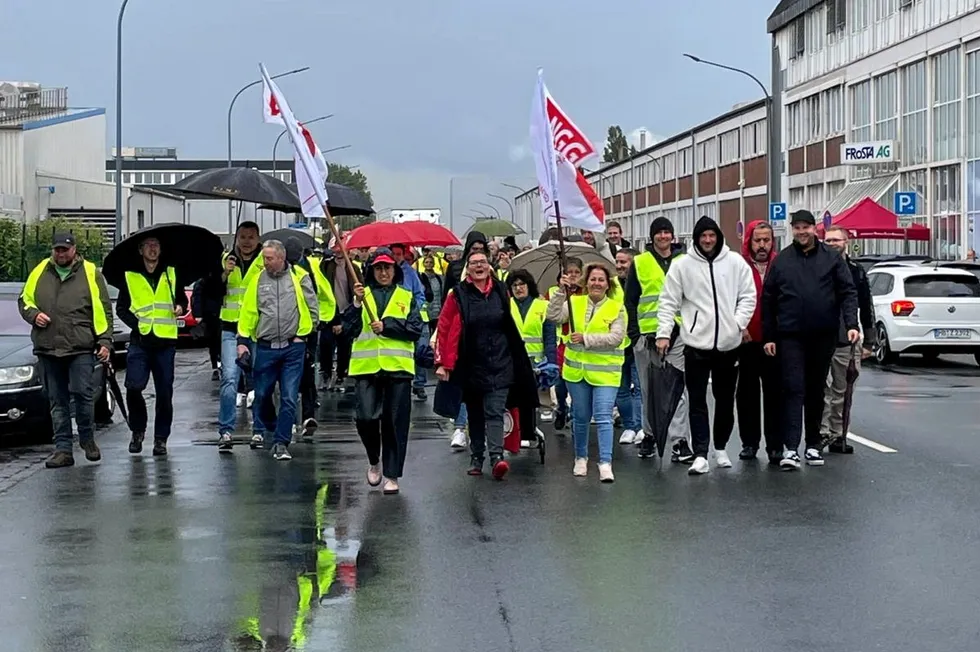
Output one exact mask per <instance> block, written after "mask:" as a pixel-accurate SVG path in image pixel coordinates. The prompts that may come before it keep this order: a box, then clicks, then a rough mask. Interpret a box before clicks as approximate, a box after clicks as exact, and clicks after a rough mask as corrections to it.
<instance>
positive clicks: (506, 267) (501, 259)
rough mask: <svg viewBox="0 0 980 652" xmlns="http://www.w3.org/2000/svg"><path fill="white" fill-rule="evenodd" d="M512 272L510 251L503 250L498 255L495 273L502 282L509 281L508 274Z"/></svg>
mask: <svg viewBox="0 0 980 652" xmlns="http://www.w3.org/2000/svg"><path fill="white" fill-rule="evenodd" d="M509 272H510V250H509V249H501V250H500V252H499V253H498V254H497V267H496V269H495V270H494V273H495V274H496V275H497V278H498V279H500V280H501V281H505V282H506V281H507V274H508V273H509Z"/></svg>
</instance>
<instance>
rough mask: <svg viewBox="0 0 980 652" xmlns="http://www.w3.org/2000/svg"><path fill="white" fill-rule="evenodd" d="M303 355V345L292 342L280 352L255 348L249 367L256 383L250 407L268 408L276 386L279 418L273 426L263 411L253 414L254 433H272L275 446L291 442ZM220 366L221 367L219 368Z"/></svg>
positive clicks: (304, 348) (265, 348)
mask: <svg viewBox="0 0 980 652" xmlns="http://www.w3.org/2000/svg"><path fill="white" fill-rule="evenodd" d="M305 355H306V343H305V342H292V343H290V344H289V346H286V347H284V348H281V349H273V348H270V347H267V346H262V345H258V346H256V347H255V359H254V362H253V363H252V378H253V379H254V383H255V403H253V407H255V406H261V405H266V404H267V403H266V402H267V401H268V402H269V403H270V404H271V402H272V392H273V391H274V390H275V388H276V383H277V382H278V383H279V417H278V418H277V419H276V420H275V421H276V422H275V423H264V421H267V420H268V421H271V415H264V414H263V412H264V411H263V410H257V411H256V418H257V419H258V420H259V421H260V428H261V430H257V431H256V432H262V433H270V432H275V439H274V440H273V441H274V443H276V444H289V442H290V441H291V440H292V438H293V423H295V422H296V403H297V399H298V398H299V383H300V380H301V379H302V378H303V359H304V356H305ZM222 366H223V365H222Z"/></svg>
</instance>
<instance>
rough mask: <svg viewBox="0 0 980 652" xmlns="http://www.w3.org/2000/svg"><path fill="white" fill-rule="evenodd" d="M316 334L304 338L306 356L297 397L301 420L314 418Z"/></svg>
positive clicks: (315, 398)
mask: <svg viewBox="0 0 980 652" xmlns="http://www.w3.org/2000/svg"><path fill="white" fill-rule="evenodd" d="M317 339H318V333H313V334H311V335H310V336H309V337H307V338H306V354H305V357H304V358H303V376H302V378H300V381H299V396H300V398H301V399H302V401H301V402H302V403H303V415H302V420H303V421H306V420H307V419H313V418H315V417H316V401H317V391H316V367H315V363H316V346H317Z"/></svg>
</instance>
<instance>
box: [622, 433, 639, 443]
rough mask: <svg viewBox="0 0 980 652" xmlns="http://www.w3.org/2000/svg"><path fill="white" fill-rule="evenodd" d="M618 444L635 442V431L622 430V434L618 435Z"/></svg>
mask: <svg viewBox="0 0 980 652" xmlns="http://www.w3.org/2000/svg"><path fill="white" fill-rule="evenodd" d="M619 443H620V444H635V443H636V433H635V432H634V431H632V430H624V431H623V434H622V435H620V436H619Z"/></svg>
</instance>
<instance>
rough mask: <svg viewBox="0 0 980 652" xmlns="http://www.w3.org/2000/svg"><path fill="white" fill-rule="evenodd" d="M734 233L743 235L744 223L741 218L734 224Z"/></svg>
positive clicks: (739, 235)
mask: <svg viewBox="0 0 980 652" xmlns="http://www.w3.org/2000/svg"><path fill="white" fill-rule="evenodd" d="M735 234H736V235H738V237H740V238H741V237H742V236H743V235H745V225H744V224H743V223H742V220H739V221H738V223H737V224H735Z"/></svg>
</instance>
